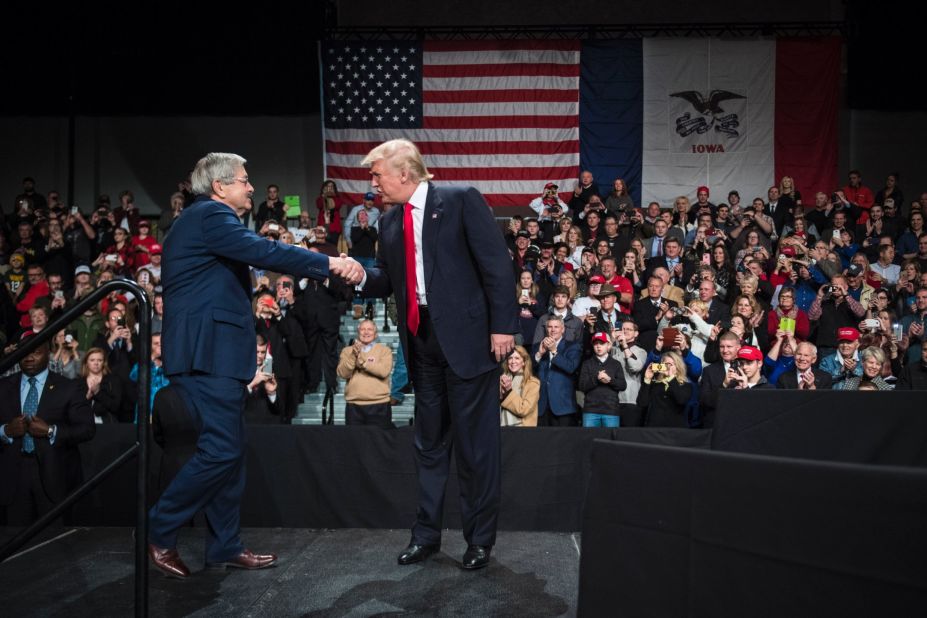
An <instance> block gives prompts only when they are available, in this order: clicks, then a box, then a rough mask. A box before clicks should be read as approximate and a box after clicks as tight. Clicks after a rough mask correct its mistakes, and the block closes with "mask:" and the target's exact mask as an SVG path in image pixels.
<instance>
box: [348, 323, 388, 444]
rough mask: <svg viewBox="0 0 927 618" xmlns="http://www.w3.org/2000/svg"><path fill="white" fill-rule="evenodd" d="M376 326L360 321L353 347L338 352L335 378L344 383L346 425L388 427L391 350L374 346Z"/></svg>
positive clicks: (379, 345)
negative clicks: (345, 382) (341, 379)
mask: <svg viewBox="0 0 927 618" xmlns="http://www.w3.org/2000/svg"><path fill="white" fill-rule="evenodd" d="M376 338H377V325H376V324H374V323H373V322H372V321H371V320H363V321H362V322H360V323H359V324H358V325H357V339H355V340H354V344H353V345H350V346H346V347H345V348H344V349H343V350H341V358H340V359H339V360H338V370H337V371H338V376H339V377H341V378H343V379H345V380H347V381H348V384H347V386H346V387H345V391H344V399H345V402H346V403H345V408H344V419H345V424H346V425H376V426H378V427H383V428H384V429H386V428H391V427H392V426H393V412H392V408H391V407H390V403H389V389H390V381H389V380H390V374H391V373H392V371H393V351H392V350H391V349H390V348H389V347H388V346H385V345H383V344H382V343H376Z"/></svg>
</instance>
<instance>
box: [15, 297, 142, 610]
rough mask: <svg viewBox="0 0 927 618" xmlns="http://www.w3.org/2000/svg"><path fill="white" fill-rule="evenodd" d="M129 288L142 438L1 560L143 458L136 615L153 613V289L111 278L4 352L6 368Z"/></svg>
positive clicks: (139, 468) (23, 536)
mask: <svg viewBox="0 0 927 618" xmlns="http://www.w3.org/2000/svg"><path fill="white" fill-rule="evenodd" d="M119 290H128V291H129V292H131V293H132V294H133V295H134V296H135V298H136V299H137V300H138V308H139V312H138V331H139V338H138V358H139V363H138V416H137V417H136V429H137V433H136V441H135V444H133V445H132V446H131V447H130V448H129V449H128V450H126V451H125V452H124V453H123V454H122V455H120V456H119V457H117V458H116V460H115V461H113V462H112V463H111V464H109V465H108V466H106V468H104V469H103V470H101V471H100V472H99V473H97V474H96V475H95V476H94V477H93V478H91V479H89V480H87V481H85V482H84V483H83V484H82V485H81V486H80V487H78V488H77V489H75V490H74V491H73V492H71V493H70V494H69V495H68V496H67V497H66V498H65V499H64V500H62V501H61V502H60V503H58V504H57V505H55V507H54V508H53V509H52V510H51V511H49V512H48V513H46V514H45V515H44V516H43V517H41V518H39V520H38V521H36V522H35V523H33V524H32V525H30V526H29V527H28V528H26V529H25V530H23V531H22V532H20V533H19V534H17V535H16V536H15V537H13V538H12V539H11V540H10V541H9V542H8V543H6V544H5V545H3V546H2V547H0V562H3V561H4V560H6V559H7V558H9V557H10V556H12V555H13V554H14V553H16V551H17V550H18V549H19V548H21V547H22V546H23V545H25V544H26V543H28V542H29V540H30V539H32V537H34V536H35V535H36V534H38V533H39V532H41V531H42V530H44V529H45V528H46V527H47V526H48V525H49V524H50V523H52V522H53V521H55V520H56V519H58V517H60V516H61V514H62V513H63V512H64V511H65V510H67V509H68V508H70V507H71V506H72V505H73V504H74V503H75V502H77V501H78V500H79V499H80V498H81V497H82V496H84V495H86V494H87V493H88V492H89V491H90V490H92V489H93V488H94V487H96V486H97V485H98V484H99V483H100V482H101V481H102V480H103V479H105V478H106V477H107V476H109V475H110V474H111V473H112V472H113V471H114V470H116V469H117V468H119V467H120V466H122V464H124V463H125V462H127V461H129V460H130V459H132V457H133V456H134V457H137V458H138V466H137V468H136V470H137V475H136V483H137V486H136V493H135V498H136V511H135V615H136V616H138V617H140V618H141V617H144V616H147V615H148V552H147V550H148V547H147V546H148V433H149V431H148V427H149V424H148V418H149V417H150V415H151V414H150V413H151V410H150V409H149V408H150V407H151V405H150V402H151V397H150V393H151V365H150V358H151V313H150V312H151V301H150V300H149V298H148V293H147V292H146V291H145V290H144V289H143V288H142V287H141V286H139V285H138V284H137V283H136V282H135V281H132V280H128V279H119V280H113V281H107V282H106V283H104V284H103V285H101V286H100V287H98V288H97V289H96V290H94V291H93V292H91V293H90V294H88V295H87V296H85V297H84V298H82V299H80V300H79V301H78V302H77V303H76V304H75V305H74V306H72V307H70V308H69V309H67V310H65V312H64V313H63V314H62V315H61V317H59V318H57V319H55V320H53V321H52V322H51V323H50V324H49V325H48V326H46V327H45V328H44V329H42V330H41V331H40V332H39V333H37V334H36V335H35V336H34V337H30V338H29V339H28V340H26V341H25V342H24V343H23V344H22V345H21V346H18V347H17V348H16V350H15V351H14V352H13V353H12V354H10V355H8V356H6V357H4V358H0V374H2V373H3V372H5V371H6V370H7V369H9V368H10V367H12V366H13V365H15V364H16V363H18V362H19V361H20V360H22V359H23V358H25V357H26V356H27V355H29V354H30V353H31V352H32V351H33V350H35V349H36V348H37V347H39V346H40V345H41V344H42V343H43V342H45V341H48V340H49V339H51V338H52V337H53V336H54V335H55V333H57V332H58V331H59V330H61V329H62V328H65V327H66V326H67V325H68V324H70V323H71V322H72V321H74V319H75V318H77V317H79V316H80V315H81V314H82V313H83V312H84V311H86V310H87V309H89V308H90V307H92V306H93V305H95V304H96V303H97V302H98V301H100V300H102V299H103V298H105V297H106V296H107V295H108V294H109V293H110V292H115V291H119Z"/></svg>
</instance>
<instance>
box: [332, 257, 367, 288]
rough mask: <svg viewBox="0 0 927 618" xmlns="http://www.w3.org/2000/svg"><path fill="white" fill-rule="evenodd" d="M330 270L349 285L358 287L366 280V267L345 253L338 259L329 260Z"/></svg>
mask: <svg viewBox="0 0 927 618" xmlns="http://www.w3.org/2000/svg"><path fill="white" fill-rule="evenodd" d="M328 269H329V270H330V271H331V272H332V273H334V274H336V275H338V276H339V277H341V278H342V279H344V280H345V282H346V283H347V284H349V285H357V284H358V283H360V282H361V281H363V279H364V267H363V266H361V265H360V263H359V262H358V261H357V260H355V259H354V258H351V257H348V256H347V255H346V254H344V253H342V254H341V255H340V256H338V257H330V258H328Z"/></svg>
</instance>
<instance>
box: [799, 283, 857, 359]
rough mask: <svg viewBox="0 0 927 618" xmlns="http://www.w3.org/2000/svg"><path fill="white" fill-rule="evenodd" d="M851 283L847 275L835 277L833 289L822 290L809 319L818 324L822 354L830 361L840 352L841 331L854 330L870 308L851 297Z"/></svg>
mask: <svg viewBox="0 0 927 618" xmlns="http://www.w3.org/2000/svg"><path fill="white" fill-rule="evenodd" d="M848 291H849V283H848V282H847V278H846V277H845V276H844V275H834V276H833V277H832V278H831V282H830V284H829V285H822V286H821V287H820V289H818V294H817V297H816V298H815V299H814V302H812V303H811V307H809V309H808V319H809V320H811V321H812V322H814V321H817V323H818V339H817V345H818V354H819V356H820V357H821V358H827V357H828V356H830V355H831V354H833V353H834V352H835V351H836V349H837V338H836V336H837V331H838V329H841V328H847V327H849V328H853V327H855V326H856V325H857V324H859V321H860V320H861V319H862V318H863V316H864V315H865V314H866V308H865V307H864V306H863V305H861V304H860V303H859V302H858V301H857V300H856V299H855V298H853V297H852V296H850V295H849V293H848Z"/></svg>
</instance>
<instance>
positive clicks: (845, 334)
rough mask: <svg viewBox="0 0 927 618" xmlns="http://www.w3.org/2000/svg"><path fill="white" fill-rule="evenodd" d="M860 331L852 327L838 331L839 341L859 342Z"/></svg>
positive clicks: (845, 327)
mask: <svg viewBox="0 0 927 618" xmlns="http://www.w3.org/2000/svg"><path fill="white" fill-rule="evenodd" d="M858 340H859V331H858V330H856V329H855V328H853V327H852V326H844V327H843V328H838V329H837V341H858Z"/></svg>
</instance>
